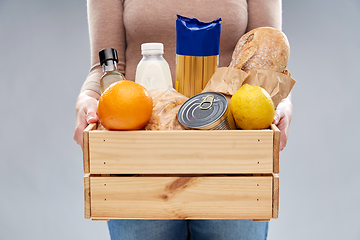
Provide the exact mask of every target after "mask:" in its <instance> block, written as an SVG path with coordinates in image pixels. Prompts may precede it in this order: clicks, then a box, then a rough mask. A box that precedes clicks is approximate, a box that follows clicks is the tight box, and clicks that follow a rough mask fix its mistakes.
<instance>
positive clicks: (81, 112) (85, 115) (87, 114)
mask: <svg viewBox="0 0 360 240" xmlns="http://www.w3.org/2000/svg"><path fill="white" fill-rule="evenodd" d="M98 98H99V95H98V94H97V93H96V92H94V91H91V90H85V91H84V92H82V93H80V95H79V97H78V99H77V101H76V121H75V131H74V140H75V141H76V142H77V144H79V145H80V146H81V147H82V146H83V132H84V130H85V128H86V127H87V126H88V125H89V124H90V123H96V122H97V121H98V120H99V118H98V116H97V106H98V101H97V99H98Z"/></svg>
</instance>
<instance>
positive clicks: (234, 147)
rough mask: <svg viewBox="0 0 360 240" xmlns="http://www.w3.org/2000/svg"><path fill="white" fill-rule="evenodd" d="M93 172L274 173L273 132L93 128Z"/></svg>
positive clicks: (91, 152)
mask: <svg viewBox="0 0 360 240" xmlns="http://www.w3.org/2000/svg"><path fill="white" fill-rule="evenodd" d="M89 137H90V139H91V141H90V145H89V147H90V150H89V152H90V153H89V154H90V156H91V160H90V169H91V173H96V174H106V173H108V174H110V173H112V174H131V173H134V174H151V173H154V174H156V173H158V174H175V173H179V174H181V173H182V174H191V173H194V174H205V173H272V172H273V168H274V166H273V131H272V130H261V131H255V132H254V131H245V130H241V131H234V130H233V131H231V130H229V131H227V130H225V131H195V130H187V131H128V132H124V131H122V132H116V131H91V132H89Z"/></svg>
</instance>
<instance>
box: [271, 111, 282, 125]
mask: <svg viewBox="0 0 360 240" xmlns="http://www.w3.org/2000/svg"><path fill="white" fill-rule="evenodd" d="M283 115H284V114H283V112H282V111H281V110H279V109H276V110H275V116H274V120H273V124H275V125H278V124H279V122H280V119H281V118H282V117H283Z"/></svg>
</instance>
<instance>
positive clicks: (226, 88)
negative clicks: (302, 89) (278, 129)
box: [203, 67, 296, 108]
mask: <svg viewBox="0 0 360 240" xmlns="http://www.w3.org/2000/svg"><path fill="white" fill-rule="evenodd" d="M245 83H247V84H249V85H251V86H260V87H262V88H264V89H265V90H266V91H267V92H268V93H269V94H270V96H271V99H272V100H273V102H274V106H275V108H276V107H277V105H278V104H279V103H280V101H281V100H282V99H284V98H286V97H287V96H288V95H289V93H290V92H291V89H292V88H293V86H294V84H295V83H296V81H295V80H294V79H292V78H291V77H289V76H287V75H285V74H282V73H278V72H275V71H270V70H257V71H256V70H252V71H250V73H249V74H248V73H246V72H244V71H242V70H240V69H235V68H230V67H222V68H218V69H217V70H216V72H215V73H214V75H213V76H212V77H211V78H210V80H209V82H208V83H207V85H206V86H205V88H204V90H203V92H220V93H222V94H224V95H227V97H228V99H230V98H231V96H232V95H233V94H234V93H235V92H236V91H237V90H238V89H239V88H240V87H241V86H242V85H243V84H245Z"/></svg>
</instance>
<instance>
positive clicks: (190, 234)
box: [108, 219, 269, 240]
mask: <svg viewBox="0 0 360 240" xmlns="http://www.w3.org/2000/svg"><path fill="white" fill-rule="evenodd" d="M268 225H269V223H268V222H253V221H252V220H251V219H250V220H248V219H245V220H243V219H239V220H115V219H114V220H110V221H108V227H109V232H110V237H111V240H232V239H234V240H235V239H236V240H266V238H267V233H268Z"/></svg>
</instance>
